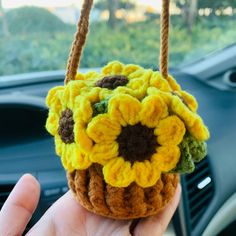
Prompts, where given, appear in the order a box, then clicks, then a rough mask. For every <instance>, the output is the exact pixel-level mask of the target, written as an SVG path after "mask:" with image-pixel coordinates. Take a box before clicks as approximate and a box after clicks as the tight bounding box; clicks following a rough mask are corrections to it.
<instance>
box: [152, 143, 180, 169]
mask: <svg viewBox="0 0 236 236" xmlns="http://www.w3.org/2000/svg"><path fill="white" fill-rule="evenodd" d="M179 158H180V150H179V147H178V146H161V147H159V148H157V153H156V154H154V155H153V156H152V158H151V161H152V163H153V166H155V167H156V168H158V169H159V170H161V171H164V172H168V171H170V170H172V169H174V168H175V167H176V165H177V163H178V161H179Z"/></svg>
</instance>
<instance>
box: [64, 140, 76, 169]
mask: <svg viewBox="0 0 236 236" xmlns="http://www.w3.org/2000/svg"><path fill="white" fill-rule="evenodd" d="M72 152H73V145H71V144H66V145H63V149H62V156H61V162H62V165H63V167H64V169H65V170H68V171H73V170H74V168H73V166H72V164H71V156H72Z"/></svg>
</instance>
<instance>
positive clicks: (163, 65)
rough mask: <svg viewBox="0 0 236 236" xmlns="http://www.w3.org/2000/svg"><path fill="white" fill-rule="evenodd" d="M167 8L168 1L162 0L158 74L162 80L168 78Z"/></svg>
mask: <svg viewBox="0 0 236 236" xmlns="http://www.w3.org/2000/svg"><path fill="white" fill-rule="evenodd" d="M169 6H170V0H162V12H161V32H160V35H161V38H160V72H161V74H162V76H163V77H164V78H167V76H168V46H169Z"/></svg>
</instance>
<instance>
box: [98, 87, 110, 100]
mask: <svg viewBox="0 0 236 236" xmlns="http://www.w3.org/2000/svg"><path fill="white" fill-rule="evenodd" d="M112 94H113V91H112V90H110V89H106V88H103V89H101V90H100V93H99V100H100V101H101V100H104V99H106V98H108V97H110V96H111V95H112Z"/></svg>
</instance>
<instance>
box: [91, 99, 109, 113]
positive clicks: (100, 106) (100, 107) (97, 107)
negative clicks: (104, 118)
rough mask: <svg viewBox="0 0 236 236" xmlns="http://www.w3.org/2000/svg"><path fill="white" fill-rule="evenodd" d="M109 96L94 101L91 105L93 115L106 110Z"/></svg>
mask: <svg viewBox="0 0 236 236" xmlns="http://www.w3.org/2000/svg"><path fill="white" fill-rule="evenodd" d="M108 101H109V98H107V99H104V100H102V101H100V102H98V103H95V104H94V105H93V116H96V115H98V114H103V113H106V112H107V106H108Z"/></svg>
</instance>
